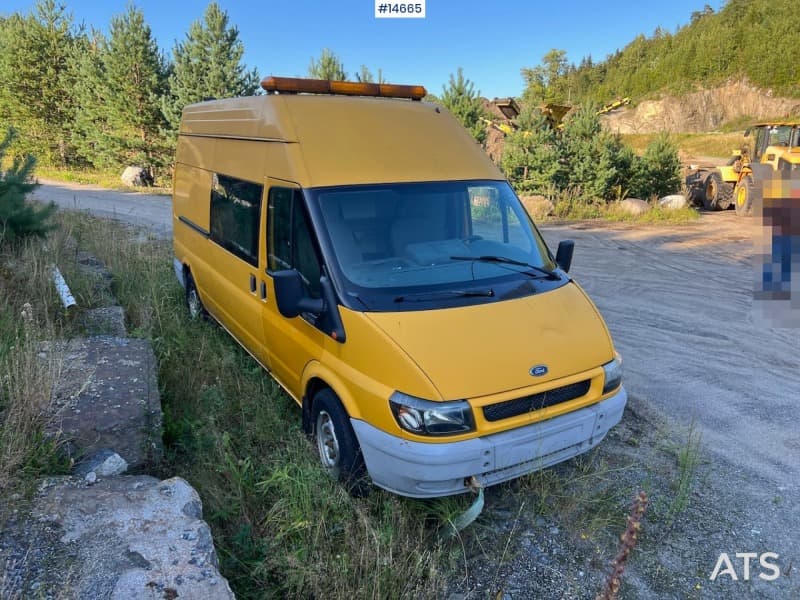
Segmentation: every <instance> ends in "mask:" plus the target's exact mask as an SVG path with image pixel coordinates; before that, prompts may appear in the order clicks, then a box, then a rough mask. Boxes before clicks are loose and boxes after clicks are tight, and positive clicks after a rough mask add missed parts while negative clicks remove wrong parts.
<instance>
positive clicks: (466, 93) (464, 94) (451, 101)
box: [441, 67, 486, 144]
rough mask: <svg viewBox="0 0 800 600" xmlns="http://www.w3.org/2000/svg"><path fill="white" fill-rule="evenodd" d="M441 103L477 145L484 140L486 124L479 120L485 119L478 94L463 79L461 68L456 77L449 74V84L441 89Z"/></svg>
mask: <svg viewBox="0 0 800 600" xmlns="http://www.w3.org/2000/svg"><path fill="white" fill-rule="evenodd" d="M441 102H442V105H444V107H445V108H446V109H447V110H449V111H450V112H451V113H452V114H453V116H454V117H455V118H456V119H458V120H459V121H461V124H462V125H463V126H464V127H466V128H467V130H468V131H469V132H470V133H471V134H472V137H474V138H475V139H476V140H477V141H478V143H480V144H482V143H483V142H484V140H485V139H486V124H485V123H484V122H483V121H482V120H481V118H485V117H486V112H485V110H484V109H483V102H482V100H481V98H480V92H476V91H475V86H474V84H473V83H472V82H471V81H470V80H469V79H466V78H465V77H464V72H463V71H462V69H461V67H459V68H458V71H457V73H456V76H455V77H453V75H452V73H451V74H450V83H449V84H448V85H447V87H442V97H441Z"/></svg>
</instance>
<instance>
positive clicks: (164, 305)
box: [71, 216, 470, 598]
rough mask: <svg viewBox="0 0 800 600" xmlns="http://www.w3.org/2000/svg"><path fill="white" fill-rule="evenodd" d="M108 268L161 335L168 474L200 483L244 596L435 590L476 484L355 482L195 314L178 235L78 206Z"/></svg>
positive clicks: (292, 409)
mask: <svg viewBox="0 0 800 600" xmlns="http://www.w3.org/2000/svg"><path fill="white" fill-rule="evenodd" d="M72 219H73V222H72V223H71V226H72V227H73V231H74V233H75V234H76V235H78V236H79V237H80V239H81V240H82V244H85V245H87V246H89V247H90V250H91V251H92V252H93V253H94V254H95V255H96V256H98V257H99V258H101V260H103V261H104V262H106V264H107V265H108V266H109V267H110V268H111V270H112V271H113V273H114V282H115V291H116V294H117V296H118V298H119V300H120V302H121V304H122V305H123V306H124V307H125V309H126V314H127V317H128V320H129V329H130V330H131V331H134V332H135V333H136V335H140V336H143V337H149V338H151V339H152V340H153V344H154V348H155V351H156V355H157V358H158V365H159V366H158V377H159V387H160V389H161V396H162V406H163V410H164V426H165V432H164V442H165V450H166V460H165V463H164V464H163V465H162V466H161V469H160V475H162V476H164V477H168V476H173V475H176V474H177V475H180V476H182V477H185V478H186V479H187V480H188V481H189V482H190V483H191V484H192V485H193V486H194V487H195V488H196V489H198V491H199V493H200V495H201V498H202V500H203V505H204V516H205V518H206V519H207V520H208V521H209V523H210V525H211V527H212V530H213V533H214V540H215V544H216V547H217V549H218V551H219V553H220V558H221V563H222V571H223V574H224V575H225V576H226V577H228V578H229V580H230V582H231V584H232V586H233V587H234V589H235V591H236V593H237V596H239V597H241V598H254V597H262V596H270V597H274V596H282V595H289V596H314V597H353V596H355V597H400V596H405V597H433V596H436V595H437V594H439V593H440V592H441V589H440V586H441V585H442V583H443V581H444V579H443V578H442V577H441V573H440V569H442V568H443V566H444V567H447V566H448V565H449V562H448V561H449V559H448V558H447V557H448V556H449V551H448V549H447V547H446V546H445V545H443V544H444V542H442V541H441V540H440V536H439V533H440V531H441V530H442V529H443V528H445V527H447V518H448V517H447V515H450V514H453V513H457V512H458V511H459V510H463V509H464V508H466V506H467V505H468V504H469V501H470V499H469V498H467V497H464V498H456V499H446V500H441V501H431V502H419V501H414V500H407V499H403V498H400V497H397V496H394V495H392V494H389V493H386V492H383V491H380V490H378V489H375V490H373V491H372V493H371V494H370V495H369V496H368V497H367V498H363V499H355V498H351V497H350V496H348V495H347V494H346V493H345V492H344V490H343V488H342V487H340V486H339V485H337V484H336V483H335V482H334V481H332V480H331V479H330V478H329V477H328V476H327V475H326V474H325V473H324V472H323V470H322V469H321V467H320V466H319V461H318V458H317V457H316V451H315V449H314V447H313V446H312V444H311V443H310V442H309V441H308V440H307V439H306V437H305V436H304V435H303V433H302V431H301V429H300V411H299V408H298V407H297V406H296V405H295V404H294V402H293V401H292V400H291V399H290V398H289V397H288V396H287V395H286V394H285V393H284V392H283V391H282V390H281V389H280V388H279V386H277V384H275V383H274V381H273V380H272V379H271V378H270V377H269V376H268V375H267V374H266V373H265V372H264V371H263V369H262V368H261V367H260V366H259V365H258V364H257V363H255V362H254V361H253V360H252V359H251V358H250V357H249V356H248V355H247V354H246V353H245V352H244V351H242V349H241V348H240V347H239V346H238V345H237V344H236V343H235V342H234V341H233V339H232V338H231V337H230V336H229V335H228V334H227V333H226V332H225V331H224V330H222V329H221V328H219V327H218V326H216V325H214V324H213V323H211V322H203V321H200V322H192V321H190V320H189V319H188V317H187V315H186V311H185V309H184V307H183V297H182V289H181V287H180V286H179V284H178V283H177V281H176V280H175V276H174V273H173V272H172V266H171V247H170V245H169V244H168V243H165V242H161V241H158V240H151V241H146V242H137V241H135V240H134V236H132V235H131V234H130V232H127V231H125V230H124V229H120V228H119V227H116V226H113V225H110V224H107V223H103V222H100V221H95V220H91V219H87V218H86V217H85V216H80V217H73V218H72Z"/></svg>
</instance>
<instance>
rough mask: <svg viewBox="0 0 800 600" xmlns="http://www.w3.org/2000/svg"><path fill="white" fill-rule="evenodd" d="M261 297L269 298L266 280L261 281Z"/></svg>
mask: <svg viewBox="0 0 800 600" xmlns="http://www.w3.org/2000/svg"><path fill="white" fill-rule="evenodd" d="M261 299H262V300H266V299H267V282H266V281H262V282H261Z"/></svg>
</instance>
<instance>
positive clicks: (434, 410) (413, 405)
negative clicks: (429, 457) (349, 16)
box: [389, 392, 475, 435]
mask: <svg viewBox="0 0 800 600" xmlns="http://www.w3.org/2000/svg"><path fill="white" fill-rule="evenodd" d="M389 406H391V408H392V414H393V415H394V418H395V420H396V421H397V424H398V425H400V427H401V428H402V429H405V430H406V431H409V432H411V433H416V434H417V435H456V434H459V433H466V432H468V431H472V430H474V429H475V421H474V420H473V418H472V408H471V407H470V405H469V402H467V401H466V400H455V401H448V402H431V401H430V400H423V399H422V398H415V397H414V396H409V395H408V394H404V393H402V392H395V393H394V394H392V395H391V397H390V398H389Z"/></svg>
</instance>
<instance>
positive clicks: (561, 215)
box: [537, 196, 700, 225]
mask: <svg viewBox="0 0 800 600" xmlns="http://www.w3.org/2000/svg"><path fill="white" fill-rule="evenodd" d="M650 204H651V208H650V210H649V211H647V212H646V213H644V214H641V215H631V214H628V213H626V212H624V211H622V210H621V209H620V208H619V207H618V206H617V204H616V203H614V202H611V203H605V202H587V201H584V200H580V199H576V198H570V197H568V196H565V197H563V198H561V199H559V200H558V201H557V202H556V203H555V204H554V207H555V209H554V211H553V216H552V217H550V218H551V219H556V220H568V221H584V220H590V219H596V220H599V221H610V222H622V223H640V224H643V225H680V224H685V223H692V222H694V221H696V220H697V219H699V218H700V213H699V212H698V211H697V210H696V209H694V208H691V207H685V208H679V209H664V208H661V207H659V206H658V205H657V204H656V203H654V202H651V203H650ZM537 220H538V221H542V220H545V221H546V220H547V219H537Z"/></svg>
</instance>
